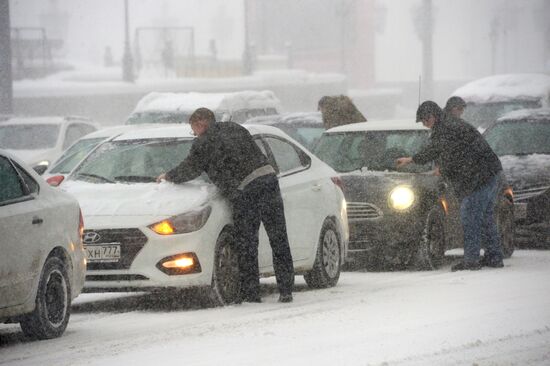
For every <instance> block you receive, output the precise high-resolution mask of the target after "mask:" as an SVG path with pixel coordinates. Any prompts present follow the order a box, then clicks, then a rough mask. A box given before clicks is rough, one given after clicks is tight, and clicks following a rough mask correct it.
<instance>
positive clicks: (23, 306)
mask: <svg viewBox="0 0 550 366" xmlns="http://www.w3.org/2000/svg"><path fill="white" fill-rule="evenodd" d="M83 229H84V226H83V221H82V215H81V213H80V209H79V206H78V203H77V201H76V200H75V199H74V198H72V197H70V196H69V195H68V194H66V193H63V192H61V191H59V190H56V189H54V188H51V187H50V186H49V185H48V184H47V183H46V182H45V181H44V180H43V179H41V178H40V177H39V176H38V175H37V174H36V173H35V172H34V171H32V170H31V169H26V168H24V163H22V162H21V161H20V160H18V159H16V158H15V157H14V156H12V155H10V154H9V153H7V152H6V151H3V150H0V243H1V248H2V254H1V255H0V323H3V322H19V323H20V324H21V328H22V329H23V332H24V333H25V334H26V335H28V336H32V337H35V338H39V339H46V338H53V337H57V336H60V335H61V334H62V333H63V332H64V331H65V328H66V327H67V323H68V322H69V315H70V306H71V301H72V299H74V298H75V297H76V296H77V295H78V294H79V293H80V292H81V290H82V288H83V286H84V276H85V274H86V259H85V254H84V247H83V246H82V241H81V234H82V231H83Z"/></svg>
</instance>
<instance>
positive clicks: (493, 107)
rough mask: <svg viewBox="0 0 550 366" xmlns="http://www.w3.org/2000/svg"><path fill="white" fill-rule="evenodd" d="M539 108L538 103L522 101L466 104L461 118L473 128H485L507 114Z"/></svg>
mask: <svg viewBox="0 0 550 366" xmlns="http://www.w3.org/2000/svg"><path fill="white" fill-rule="evenodd" d="M540 107H541V105H540V102H538V101H522V100H512V101H509V102H500V103H483V104H473V103H468V104H467V106H466V109H464V114H463V115H462V118H463V119H464V120H465V121H466V122H469V123H471V124H472V125H473V126H474V127H487V125H488V124H489V123H492V122H493V121H495V120H496V119H497V118H499V117H501V116H503V115H504V114H506V113H508V112H512V111H515V110H518V109H533V108H540Z"/></svg>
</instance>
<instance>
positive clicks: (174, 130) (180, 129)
mask: <svg viewBox="0 0 550 366" xmlns="http://www.w3.org/2000/svg"><path fill="white" fill-rule="evenodd" d="M218 123H225V122H218ZM244 127H245V128H246V129H248V131H250V133H252V134H260V133H265V134H270V135H278V136H285V137H286V134H285V133H284V132H282V131H281V130H280V129H278V128H276V127H271V126H262V125H247V126H244ZM169 137H175V138H194V137H195V136H194V135H193V134H192V130H191V127H190V126H189V125H170V126H157V127H152V126H149V127H147V128H141V129H135V130H132V131H128V132H126V133H122V134H120V135H119V136H117V137H116V138H114V139H113V141H125V140H141V139H150V138H169ZM287 138H288V137H287Z"/></svg>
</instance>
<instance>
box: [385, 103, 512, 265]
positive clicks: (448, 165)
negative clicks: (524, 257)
mask: <svg viewBox="0 0 550 366" xmlns="http://www.w3.org/2000/svg"><path fill="white" fill-rule="evenodd" d="M416 121H417V122H422V124H423V125H424V126H426V127H428V128H430V129H431V130H432V134H431V137H430V142H429V143H428V145H426V146H424V148H423V149H421V151H419V152H418V153H417V154H416V155H414V156H413V157H402V158H399V159H397V161H396V163H397V166H398V167H401V166H404V165H406V164H409V163H411V162H414V163H416V164H421V165H422V164H426V163H429V162H430V161H435V160H437V162H438V163H439V169H440V172H441V175H442V176H443V178H445V179H446V180H447V181H448V182H449V183H450V184H451V185H452V187H453V189H454V191H455V193H456V194H457V196H458V199H459V201H460V202H461V204H460V217H461V219H462V226H463V230H464V258H463V260H462V261H461V262H460V263H457V264H455V265H454V266H452V270H453V271H457V270H464V269H469V270H476V269H480V268H481V266H482V265H486V266H488V267H495V268H498V267H502V266H503V263H502V258H503V254H502V247H501V244H500V237H499V234H498V231H497V227H496V223H495V220H494V215H493V213H494V207H495V203H496V197H497V190H498V187H499V177H498V176H499V173H500V172H501V171H502V165H501V163H500V160H499V159H498V156H497V155H496V154H495V153H494V152H493V150H492V149H491V147H490V146H489V144H487V142H486V141H485V139H484V138H483V137H482V136H481V134H480V133H479V132H478V131H477V130H476V129H475V128H474V127H473V126H471V125H469V124H468V123H466V122H464V121H463V120H462V119H460V118H457V117H453V116H452V115H447V114H445V113H444V112H443V111H442V110H441V108H439V106H438V105H437V104H436V103H434V102H432V101H425V102H424V103H422V104H421V105H420V106H419V107H418V110H417V112H416ZM482 237H483V238H484V239H485V240H487V243H486V249H485V256H484V258H483V259H482V260H481V261H480V257H479V251H480V247H481V239H482Z"/></svg>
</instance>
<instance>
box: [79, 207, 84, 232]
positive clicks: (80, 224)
mask: <svg viewBox="0 0 550 366" xmlns="http://www.w3.org/2000/svg"><path fill="white" fill-rule="evenodd" d="M78 213H79V215H80V221H79V223H78V234H79V235H80V238H81V239H82V235H84V217H82V210H81V209H80V208H79V209H78Z"/></svg>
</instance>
